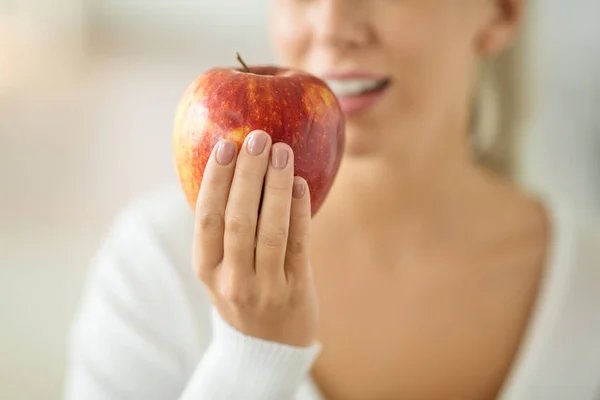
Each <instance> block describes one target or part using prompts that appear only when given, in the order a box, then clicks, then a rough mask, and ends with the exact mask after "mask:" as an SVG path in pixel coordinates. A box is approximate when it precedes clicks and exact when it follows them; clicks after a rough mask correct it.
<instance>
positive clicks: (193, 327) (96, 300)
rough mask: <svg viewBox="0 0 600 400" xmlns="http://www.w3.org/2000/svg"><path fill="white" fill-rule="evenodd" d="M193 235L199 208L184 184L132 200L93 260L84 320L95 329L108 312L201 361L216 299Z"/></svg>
mask: <svg viewBox="0 0 600 400" xmlns="http://www.w3.org/2000/svg"><path fill="white" fill-rule="evenodd" d="M192 234H193V213H192V212H191V210H190V209H189V207H188V206H187V203H186V201H185V198H184V197H183V194H182V193H181V190H180V189H179V188H178V187H173V186H172V187H166V188H162V189H159V190H156V191H154V192H152V193H149V194H146V195H144V196H141V197H140V198H138V199H136V200H134V201H132V202H131V203H130V204H128V205H126V206H125V207H124V208H123V209H122V211H121V212H120V213H119V214H118V215H117V217H116V218H115V219H114V221H113V222H112V224H111V228H110V229H109V231H108V232H107V234H106V236H105V239H104V242H103V244H102V245H101V246H100V248H99V250H98V251H97V253H96V255H95V256H94V258H93V260H92V263H91V268H90V270H89V273H88V278H87V280H86V283H85V286H84V289H83V298H82V304H81V306H80V309H79V313H78V320H80V321H83V322H90V321H91V323H90V324H88V325H89V326H93V325H99V324H100V323H101V322H102V323H104V322H106V321H104V320H103V319H101V318H99V316H100V315H105V316H108V317H107V318H109V319H111V321H112V320H114V321H113V322H111V323H110V326H113V327H119V326H125V325H128V326H129V328H127V329H133V328H135V329H137V330H139V331H143V332H147V333H151V334H152V336H153V337H155V338H158V337H161V338H164V340H165V341H168V342H171V341H176V342H177V343H174V344H173V346H174V348H178V349H179V350H180V355H181V357H182V358H183V359H186V358H188V357H192V359H191V360H190V361H192V363H193V362H195V359H194V358H193V355H197V354H199V353H200V352H201V351H202V348H203V346H205V345H207V344H208V342H209V340H210V334H211V329H210V325H211V322H210V321H211V306H210V304H211V303H210V301H209V298H208V295H207V293H206V291H205V289H204V287H203V286H202V284H201V282H200V281H199V280H198V279H197V277H196V276H195V274H194V273H193V269H192V265H191V253H192ZM103 318H104V317H103ZM80 325H82V322H80ZM84 325H85V324H84ZM134 325H135V326H134ZM167 327H168V328H167ZM115 329H116V328H115Z"/></svg>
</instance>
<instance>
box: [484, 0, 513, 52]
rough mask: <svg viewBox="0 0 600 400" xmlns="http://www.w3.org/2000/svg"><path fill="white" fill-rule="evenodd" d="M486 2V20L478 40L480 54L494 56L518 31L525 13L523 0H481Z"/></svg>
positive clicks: (504, 47)
mask: <svg viewBox="0 0 600 400" xmlns="http://www.w3.org/2000/svg"><path fill="white" fill-rule="evenodd" d="M483 1H485V2H487V3H488V4H487V6H486V7H487V11H488V12H486V16H487V18H486V21H485V24H484V26H483V29H482V31H481V35H480V37H479V40H478V46H477V47H478V51H479V53H480V54H481V55H482V56H484V57H485V56H488V57H489V56H495V55H497V54H499V53H501V52H502V51H504V50H506V48H508V47H509V46H510V45H511V44H512V42H513V40H514V38H515V36H516V35H517V34H518V32H519V28H520V27H521V23H522V21H523V14H524V13H525V5H524V3H525V0H483Z"/></svg>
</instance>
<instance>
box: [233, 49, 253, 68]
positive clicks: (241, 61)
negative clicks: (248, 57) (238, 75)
mask: <svg viewBox="0 0 600 400" xmlns="http://www.w3.org/2000/svg"><path fill="white" fill-rule="evenodd" d="M235 56H236V58H237V60H238V61H239V62H240V64H242V67H244V71H246V72H250V68H248V66H247V65H246V63H245V62H244V60H243V59H242V56H240V53H238V52H236V53H235Z"/></svg>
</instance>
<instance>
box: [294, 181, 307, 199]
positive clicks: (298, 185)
mask: <svg viewBox="0 0 600 400" xmlns="http://www.w3.org/2000/svg"><path fill="white" fill-rule="evenodd" d="M304 190H305V188H304V182H303V181H302V180H301V179H298V178H296V179H295V180H294V189H293V190H292V196H294V197H295V198H297V199H299V198H301V197H302V196H304Z"/></svg>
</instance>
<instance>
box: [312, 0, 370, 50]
mask: <svg viewBox="0 0 600 400" xmlns="http://www.w3.org/2000/svg"><path fill="white" fill-rule="evenodd" d="M369 1H371V0H316V1H314V2H312V5H311V9H310V12H309V21H310V23H311V24H312V30H313V38H314V40H315V41H316V42H317V43H319V44H321V45H326V46H335V47H341V48H357V47H362V46H365V45H367V44H368V43H369V41H370V40H371V33H370V30H369V26H368V18H367V16H366V11H367V10H365V9H364V7H365V3H367V2H369Z"/></svg>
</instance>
